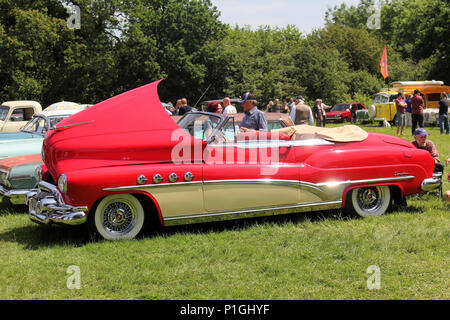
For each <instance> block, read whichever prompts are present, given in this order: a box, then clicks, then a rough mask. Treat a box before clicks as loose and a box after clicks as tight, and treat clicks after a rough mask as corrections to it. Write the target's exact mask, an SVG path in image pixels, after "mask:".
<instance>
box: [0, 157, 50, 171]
mask: <svg viewBox="0 0 450 320" xmlns="http://www.w3.org/2000/svg"><path fill="white" fill-rule="evenodd" d="M39 163H42V159H41V154H40V153H35V154H30V155H26V156H18V157H10V158H7V159H1V160H0V170H4V171H10V170H11V169H12V168H14V167H20V166H25V165H29V164H36V165H38V164H39Z"/></svg>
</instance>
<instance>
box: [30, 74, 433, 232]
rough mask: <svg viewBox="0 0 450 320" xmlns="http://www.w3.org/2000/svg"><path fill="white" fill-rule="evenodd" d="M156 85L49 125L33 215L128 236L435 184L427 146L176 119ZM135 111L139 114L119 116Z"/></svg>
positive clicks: (364, 210)
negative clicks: (154, 227) (241, 128)
mask: <svg viewBox="0 0 450 320" xmlns="http://www.w3.org/2000/svg"><path fill="white" fill-rule="evenodd" d="M158 84H159V81H158V82H155V83H151V84H149V85H146V86H143V87H140V88H137V89H135V90H132V91H129V92H126V93H124V94H121V95H119V96H116V97H113V98H111V99H109V100H106V101H104V102H101V103H99V104H97V105H95V106H94V107H91V108H90V109H87V110H85V111H82V112H80V113H78V114H76V115H74V116H72V117H70V118H68V119H66V120H63V121H62V122H60V123H59V124H58V126H57V127H55V128H52V130H51V131H49V133H48V134H47V136H46V138H45V140H44V144H43V152H42V157H43V160H44V163H45V164H44V165H43V166H42V167H41V170H40V172H38V173H37V175H38V179H39V180H40V182H39V185H38V189H36V190H33V191H31V192H30V193H28V195H27V203H28V206H29V216H30V218H31V219H32V220H33V221H35V222H38V223H43V224H48V223H56V224H68V225H79V224H84V223H86V224H87V225H88V226H89V227H90V228H91V229H92V231H93V232H95V233H98V234H99V235H100V236H101V237H103V238H105V239H110V240H116V239H130V238H134V237H136V236H137V235H138V234H140V233H141V232H142V231H143V230H144V229H145V227H147V226H149V225H151V224H160V225H162V226H172V225H178V224H190V223H197V222H205V221H219V220H226V219H238V218H246V217H256V216H267V215H275V214H287V213H294V212H301V211H320V210H326V209H337V208H343V209H344V210H346V211H349V212H353V213H357V214H359V215H361V216H363V217H367V216H378V215H381V214H384V213H385V212H386V211H387V210H388V208H389V206H390V204H391V203H392V202H393V201H398V202H402V201H403V200H404V197H406V196H408V195H411V194H416V193H421V192H423V191H429V190H432V189H434V188H436V187H438V183H439V181H438V180H436V179H434V178H433V170H434V161H433V159H432V157H431V156H430V154H429V153H428V152H426V151H424V150H418V149H415V148H414V147H413V146H412V144H411V143H409V142H407V141H405V140H402V139H399V138H396V137H392V136H386V135H382V134H373V133H366V132H365V131H363V130H362V129H360V128H358V127H356V126H344V127H341V128H317V127H310V126H299V127H288V128H284V129H280V130H279V131H275V132H269V133H267V132H246V133H239V132H236V126H235V125H234V118H233V117H232V116H224V115H217V114H211V113H205V112H193V113H190V114H187V115H186V116H185V117H184V118H183V119H181V120H180V121H179V122H178V124H177V123H175V122H174V121H173V120H172V119H171V118H170V116H169V115H168V114H167V112H166V111H165V110H164V108H161V102H160V100H159V97H158V93H157V86H158ZM130 108H132V109H133V110H134V112H133V113H130V112H129V110H130ZM136 113H139V114H140V115H141V117H140V120H139V121H136V118H135V117H134V116H127V115H130V114H136Z"/></svg>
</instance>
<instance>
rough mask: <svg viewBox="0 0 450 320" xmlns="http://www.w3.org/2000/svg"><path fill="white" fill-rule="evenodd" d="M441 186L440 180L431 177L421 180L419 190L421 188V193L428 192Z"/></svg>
mask: <svg viewBox="0 0 450 320" xmlns="http://www.w3.org/2000/svg"><path fill="white" fill-rule="evenodd" d="M441 184H442V180H441V179H439V178H438V177H433V178H429V179H425V180H423V182H422V185H421V188H422V191H425V192H429V191H433V190H436V189H439V187H440V186H441Z"/></svg>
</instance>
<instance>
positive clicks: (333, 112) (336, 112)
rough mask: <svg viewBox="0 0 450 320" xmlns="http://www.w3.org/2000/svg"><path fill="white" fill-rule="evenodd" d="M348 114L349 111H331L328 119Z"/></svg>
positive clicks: (328, 113)
mask: <svg viewBox="0 0 450 320" xmlns="http://www.w3.org/2000/svg"><path fill="white" fill-rule="evenodd" d="M346 112H348V111H329V112H327V113H326V114H327V117H333V116H336V115H341V114H343V113H346Z"/></svg>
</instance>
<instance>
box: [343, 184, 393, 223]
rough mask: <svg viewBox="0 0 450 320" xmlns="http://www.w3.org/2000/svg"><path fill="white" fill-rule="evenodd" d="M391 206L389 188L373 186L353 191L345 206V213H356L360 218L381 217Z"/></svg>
mask: <svg viewBox="0 0 450 320" xmlns="http://www.w3.org/2000/svg"><path fill="white" fill-rule="evenodd" d="M390 204H391V190H390V188H389V186H374V187H365V188H357V189H353V190H351V192H350V195H349V197H348V200H347V204H346V211H348V212H350V213H356V214H357V215H359V216H361V217H364V218H366V217H376V216H380V215H383V214H384V213H386V211H387V210H388V209H389V206H390Z"/></svg>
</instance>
